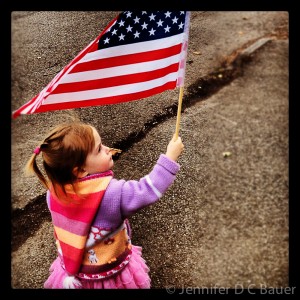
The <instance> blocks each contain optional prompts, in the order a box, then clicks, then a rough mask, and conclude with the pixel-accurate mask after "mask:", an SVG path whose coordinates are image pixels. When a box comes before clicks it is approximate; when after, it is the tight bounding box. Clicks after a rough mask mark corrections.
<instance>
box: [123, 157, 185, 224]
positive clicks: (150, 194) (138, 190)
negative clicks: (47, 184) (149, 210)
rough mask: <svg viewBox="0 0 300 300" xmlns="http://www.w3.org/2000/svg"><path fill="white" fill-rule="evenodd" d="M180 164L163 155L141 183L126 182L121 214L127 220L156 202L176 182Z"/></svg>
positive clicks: (134, 181)
mask: <svg viewBox="0 0 300 300" xmlns="http://www.w3.org/2000/svg"><path fill="white" fill-rule="evenodd" d="M179 169H180V166H179V164H178V163H177V162H176V161H174V160H172V159H170V158H169V157H168V156H167V155H166V154H161V155H160V157H159V159H158V161H157V163H156V165H155V166H154V168H153V170H152V171H151V172H150V173H149V174H148V175H146V176H144V177H143V178H141V179H140V180H139V181H136V180H129V181H125V182H124V184H123V186H122V190H121V199H120V200H121V214H122V216H123V218H127V217H129V216H131V215H132V214H134V213H135V212H137V211H138V210H140V209H142V208H144V207H146V206H148V205H150V204H153V203H154V202H156V201H157V200H158V199H159V198H160V197H161V196H162V195H163V194H164V193H165V192H166V190H167V189H168V188H169V186H170V185H171V184H172V183H173V181H174V180H175V176H176V174H177V172H178V171H179Z"/></svg>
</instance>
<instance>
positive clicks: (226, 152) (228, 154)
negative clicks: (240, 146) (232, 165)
mask: <svg viewBox="0 0 300 300" xmlns="http://www.w3.org/2000/svg"><path fill="white" fill-rule="evenodd" d="M230 155H231V152H229V151H225V152H223V157H228V156H230Z"/></svg>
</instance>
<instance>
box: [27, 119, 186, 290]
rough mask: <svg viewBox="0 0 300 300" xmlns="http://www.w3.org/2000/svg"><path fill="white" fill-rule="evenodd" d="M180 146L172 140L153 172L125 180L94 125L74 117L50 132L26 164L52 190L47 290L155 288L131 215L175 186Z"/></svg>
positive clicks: (48, 202) (179, 141)
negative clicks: (52, 245)
mask: <svg viewBox="0 0 300 300" xmlns="http://www.w3.org/2000/svg"><path fill="white" fill-rule="evenodd" d="M183 147H184V146H183V144H182V142H181V138H180V137H178V138H177V139H176V140H175V138H174V137H173V139H172V140H171V141H170V142H169V144H168V146H167V151H166V154H161V155H160V157H159V159H158V161H157V162H156V164H155V166H154V168H153V169H152V171H151V172H150V173H149V174H148V175H146V176H144V177H143V178H141V179H140V180H139V181H135V180H129V181H125V180H123V179H122V180H117V179H114V178H113V175H114V174H113V172H112V168H113V165H114V161H113V159H112V155H113V150H114V149H111V148H109V147H107V146H105V145H103V144H102V141H101V137H100V136H99V134H98V132H97V131H96V129H95V128H94V127H93V126H90V125H88V124H84V123H81V122H70V123H67V124H62V125H59V126H57V127H56V128H55V129H54V130H52V131H51V132H50V133H49V134H48V136H47V137H46V138H45V139H44V141H43V142H42V143H41V144H40V145H39V146H38V147H37V148H36V149H35V150H34V154H33V155H32V157H31V159H30V160H29V161H28V163H27V166H26V169H27V171H28V172H29V173H34V174H36V175H37V177H38V178H39V180H40V181H41V183H42V184H43V185H44V186H45V187H46V189H47V204H48V207H49V210H50V213H51V217H52V223H53V226H54V236H55V241H56V246H57V250H58V257H57V258H56V260H55V261H54V262H53V263H52V265H51V267H50V276H49V277H48V279H47V280H46V282H45V283H44V287H45V288H48V289H50V288H53V289H58V288H84V289H98V288H109V289H115V288H123V289H126V288H131V289H136V288H150V277H149V268H148V266H147V265H146V263H145V260H144V259H143V258H142V253H141V252H142V248H141V247H139V246H135V245H132V244H131V239H130V237H131V230H130V226H129V222H128V217H130V216H131V215H133V214H134V213H136V212H137V211H138V210H140V209H142V208H144V207H146V206H148V205H150V204H153V203H155V202H156V201H157V200H158V199H159V198H160V197H161V196H162V194H163V193H164V192H165V191H166V190H167V189H168V187H169V186H170V185H171V184H172V183H173V181H174V179H175V175H176V173H177V172H178V171H179V168H180V166H179V164H178V163H177V162H176V160H177V159H178V157H179V155H180V154H181V152H182V150H183ZM39 154H41V155H42V159H43V163H42V165H43V169H44V170H43V171H41V170H40V169H39V166H38V163H37V161H36V159H37V156H38V155H39Z"/></svg>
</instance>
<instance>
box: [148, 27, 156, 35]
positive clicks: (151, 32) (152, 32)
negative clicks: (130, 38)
mask: <svg viewBox="0 0 300 300" xmlns="http://www.w3.org/2000/svg"><path fill="white" fill-rule="evenodd" d="M155 31H156V30H154V29H153V28H152V29H151V30H150V31H149V33H150V34H149V36H150V35H154V33H155Z"/></svg>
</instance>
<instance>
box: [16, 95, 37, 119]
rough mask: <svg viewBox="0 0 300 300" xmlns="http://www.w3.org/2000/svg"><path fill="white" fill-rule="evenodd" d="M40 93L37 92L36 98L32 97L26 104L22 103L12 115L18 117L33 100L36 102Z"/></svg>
mask: <svg viewBox="0 0 300 300" xmlns="http://www.w3.org/2000/svg"><path fill="white" fill-rule="evenodd" d="M38 95H39V94H37V95H36V96H35V97H34V98H32V99H31V100H30V101H29V102H27V103H25V104H24V105H22V106H21V107H20V108H19V109H17V110H16V111H14V112H13V114H12V117H13V118H16V117H18V116H19V115H20V114H21V113H22V111H23V110H24V109H25V108H27V107H28V106H29V105H31V104H32V103H33V102H35V100H36V98H37V97H38Z"/></svg>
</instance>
